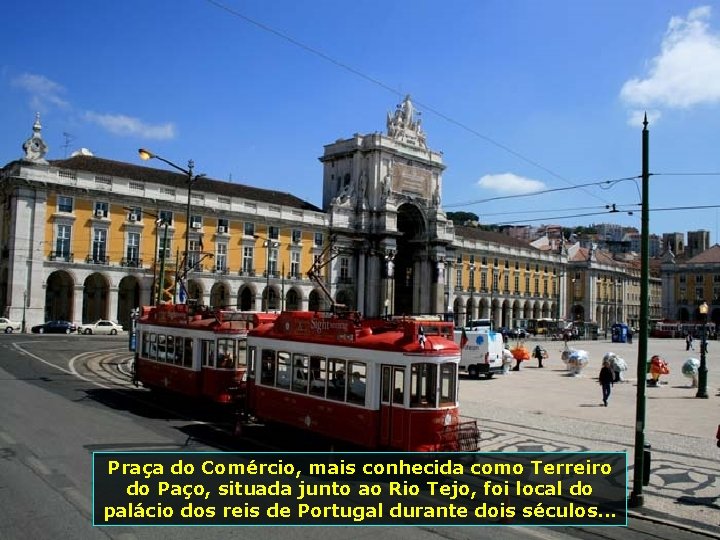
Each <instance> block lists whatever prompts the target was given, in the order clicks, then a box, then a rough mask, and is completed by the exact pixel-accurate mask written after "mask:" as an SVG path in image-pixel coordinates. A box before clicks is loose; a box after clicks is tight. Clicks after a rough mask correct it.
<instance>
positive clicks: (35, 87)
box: [12, 73, 70, 111]
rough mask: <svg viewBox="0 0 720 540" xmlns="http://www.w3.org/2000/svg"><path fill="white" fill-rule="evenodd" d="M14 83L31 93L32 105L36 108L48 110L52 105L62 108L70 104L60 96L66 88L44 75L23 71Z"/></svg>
mask: <svg viewBox="0 0 720 540" xmlns="http://www.w3.org/2000/svg"><path fill="white" fill-rule="evenodd" d="M12 85H13V86H16V87H18V88H22V89H23V90H25V91H26V92H27V93H28V94H30V106H31V107H32V108H33V109H35V110H41V111H46V110H47V109H48V108H50V107H51V106H55V107H61V108H67V107H69V106H70V104H69V103H68V102H67V101H65V100H64V99H63V98H62V97H60V96H61V94H63V93H64V92H65V88H63V87H62V86H61V85H60V84H58V83H56V82H55V81H51V80H50V79H48V78H47V77H45V76H44V75H36V74H34V73H23V74H22V75H19V76H17V77H15V78H14V79H13V80H12Z"/></svg>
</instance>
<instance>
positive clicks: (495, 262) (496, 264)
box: [493, 257, 498, 268]
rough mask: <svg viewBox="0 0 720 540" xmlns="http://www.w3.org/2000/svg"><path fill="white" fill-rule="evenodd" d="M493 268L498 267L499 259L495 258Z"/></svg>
mask: <svg viewBox="0 0 720 540" xmlns="http://www.w3.org/2000/svg"><path fill="white" fill-rule="evenodd" d="M493 266H494V267H495V268H497V267H498V259H497V257H495V258H494V259H493Z"/></svg>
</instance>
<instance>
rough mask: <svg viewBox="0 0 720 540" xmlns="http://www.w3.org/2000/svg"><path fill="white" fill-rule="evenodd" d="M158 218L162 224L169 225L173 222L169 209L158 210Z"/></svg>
mask: <svg viewBox="0 0 720 540" xmlns="http://www.w3.org/2000/svg"><path fill="white" fill-rule="evenodd" d="M158 218H160V222H161V223H162V224H163V225H164V224H165V223H167V224H168V226H169V227H171V226H172V224H173V213H172V212H171V211H170V210H160V213H159V214H158Z"/></svg>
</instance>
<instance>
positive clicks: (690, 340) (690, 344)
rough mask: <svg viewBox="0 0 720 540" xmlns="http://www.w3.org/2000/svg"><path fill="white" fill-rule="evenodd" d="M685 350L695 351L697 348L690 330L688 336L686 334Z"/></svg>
mask: <svg viewBox="0 0 720 540" xmlns="http://www.w3.org/2000/svg"><path fill="white" fill-rule="evenodd" d="M685 350H686V351H694V350H695V348H694V347H693V337H692V334H691V333H690V332H688V334H687V336H685Z"/></svg>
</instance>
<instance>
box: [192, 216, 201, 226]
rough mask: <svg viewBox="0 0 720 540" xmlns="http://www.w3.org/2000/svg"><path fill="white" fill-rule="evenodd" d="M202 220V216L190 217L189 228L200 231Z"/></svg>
mask: <svg viewBox="0 0 720 540" xmlns="http://www.w3.org/2000/svg"><path fill="white" fill-rule="evenodd" d="M202 225H203V219H202V216H190V226H191V227H192V228H193V229H202Z"/></svg>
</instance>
